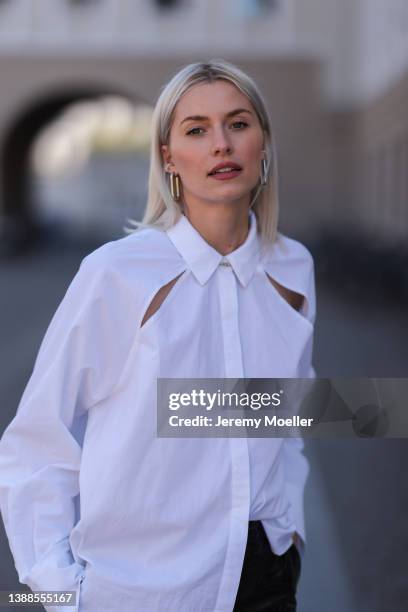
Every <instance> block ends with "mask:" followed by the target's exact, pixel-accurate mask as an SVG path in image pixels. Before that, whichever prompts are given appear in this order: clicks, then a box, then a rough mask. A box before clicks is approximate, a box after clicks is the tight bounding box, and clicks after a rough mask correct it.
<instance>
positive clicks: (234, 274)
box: [0, 211, 315, 612]
mask: <svg viewBox="0 0 408 612" xmlns="http://www.w3.org/2000/svg"><path fill="white" fill-rule="evenodd" d="M267 274H268V275H269V276H270V277H271V278H273V279H274V280H276V281H277V282H278V283H279V284H281V285H283V286H284V287H287V288H289V289H291V290H293V291H295V292H297V293H299V294H301V295H303V296H304V300H303V306H302V308H301V310H300V311H296V310H295V309H294V308H293V307H292V306H290V305H289V304H288V302H287V301H286V300H285V299H284V298H283V297H282V296H281V295H280V293H279V292H278V291H277V289H276V288H275V286H274V285H273V284H272V283H271V281H270V279H269V278H268V276H267ZM176 277H179V278H178V280H177V281H176V282H175V284H174V286H173V287H172V289H171V290H170V293H169V294H168V295H167V297H166V298H165V300H164V301H163V303H162V304H161V306H160V307H159V309H158V310H157V311H156V312H154V314H153V315H152V316H151V317H150V318H149V319H148V320H147V321H146V322H145V323H144V324H143V325H141V323H142V321H143V318H144V314H145V313H146V311H147V308H148V306H149V304H150V303H151V302H152V299H153V297H154V296H155V295H156V293H157V292H158V290H159V289H160V288H161V287H163V286H164V285H166V284H167V283H169V282H170V281H172V280H173V279H175V278H176ZM314 317H315V293H314V272H313V260H312V257H311V255H310V253H309V252H308V251H307V249H306V248H305V247H304V246H302V245H301V244H300V243H299V242H296V241H294V240H291V239H290V238H287V237H286V236H283V235H282V234H278V239H277V241H276V242H275V243H274V244H271V245H270V246H269V247H268V248H267V249H266V250H265V251H261V248H260V238H259V235H258V233H257V225H256V217H255V214H254V213H253V212H252V211H251V213H250V229H249V233H248V236H247V239H246V241H245V242H244V243H243V244H242V245H241V246H240V247H239V248H238V249H236V250H235V251H233V252H232V253H230V254H229V255H227V256H226V257H223V256H222V255H221V254H220V253H219V252H217V251H216V250H215V249H214V248H212V247H211V246H210V245H209V244H208V243H207V242H206V241H205V240H204V239H203V238H202V236H201V235H200V234H199V233H198V232H197V231H196V230H195V229H194V227H193V226H192V225H191V223H190V222H189V221H188V219H187V218H186V217H185V216H183V215H182V216H181V218H180V220H179V221H178V222H177V223H176V224H175V225H174V226H173V227H172V228H171V229H170V230H168V231H167V232H163V231H159V230H156V229H152V228H149V229H142V230H139V231H138V232H135V233H134V234H131V235H129V236H127V237H125V238H121V239H119V240H115V241H113V242H109V243H107V244H105V245H103V246H102V247H100V248H98V249H96V250H95V251H94V252H93V253H91V254H90V255H88V256H87V257H85V259H84V260H83V262H82V264H81V266H80V269H79V271H78V272H77V274H76V276H75V277H74V279H73V281H72V283H71V285H70V287H69V288H68V291H67V293H66V295H65V297H64V299H63V301H62V302H61V304H60V306H59V308H58V309H57V311H56V313H55V315H54V317H53V319H52V321H51V323H50V326H49V328H48V330H47V333H46V335H45V337H44V339H43V342H42V344H41V347H40V351H39V353H38V356H37V359H36V362H35V366H34V370H33V373H32V375H31V378H30V380H29V382H28V384H27V387H26V389H25V391H24V394H23V396H22V399H21V402H20V405H19V407H18V411H17V414H16V416H15V418H14V419H13V421H12V422H11V424H10V425H9V427H8V428H7V429H6V431H5V433H4V435H3V437H2V440H1V442H0V507H1V511H2V515H3V519H4V523H5V528H6V532H7V535H8V538H9V542H10V547H11V550H12V553H13V556H14V560H15V564H16V568H17V571H18V575H19V579H20V581H21V582H22V583H25V584H28V585H29V586H30V587H31V588H32V589H33V590H74V591H76V594H77V600H78V602H79V603H78V604H77V610H80V611H81V612H104V611H106V612H108V611H109V612H112V611H115V610H120V611H121V612H134V610H137V611H138V612H142V611H143V612H156V611H157V612H159V611H160V612H165V611H168V612H191V611H192V610H194V611H195V612H204V611H206V612H210V611H211V612H214V611H215V612H231V611H232V609H233V607H234V602H235V598H236V594H237V590H238V585H239V580H240V575H241V570H242V564H243V559H244V553H245V546H246V540H247V527H248V520H255V519H259V520H262V522H263V525H264V527H265V530H266V533H267V536H268V538H269V541H270V543H271V546H272V549H273V550H274V551H275V552H276V553H277V554H279V555H280V554H282V553H283V552H285V550H287V548H288V547H289V546H290V545H291V543H292V536H293V534H294V533H295V532H297V533H298V534H299V536H300V538H301V540H300V546H301V551H303V544H304V541H305V528H304V517H303V491H304V485H305V481H306V478H307V474H308V463H307V460H306V458H305V457H304V455H303V454H302V448H303V442H302V440H301V439H298V438H284V439H282V438H233V437H225V438H158V437H157V435H156V393H157V391H156V382H157V380H156V379H157V378H158V377H161V378H274V377H303V378H305V377H310V376H313V375H314V371H313V367H312V365H311V358H312V343H313V322H314ZM60 609H61V608H56V607H53V606H51V607H50V606H49V607H47V610H48V611H54V610H60Z"/></svg>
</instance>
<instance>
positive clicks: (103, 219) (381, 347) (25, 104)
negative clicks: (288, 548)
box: [0, 0, 408, 612]
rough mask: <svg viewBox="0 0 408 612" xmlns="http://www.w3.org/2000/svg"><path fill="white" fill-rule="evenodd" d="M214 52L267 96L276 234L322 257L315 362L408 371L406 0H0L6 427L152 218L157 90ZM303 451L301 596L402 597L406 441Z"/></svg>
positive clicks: (1, 419)
mask: <svg viewBox="0 0 408 612" xmlns="http://www.w3.org/2000/svg"><path fill="white" fill-rule="evenodd" d="M211 57H223V58H225V59H227V60H230V61H232V62H234V63H236V64H237V65H239V66H240V67H241V68H243V69H244V70H246V71H247V72H248V73H249V74H250V75H251V76H252V77H253V78H254V79H255V80H256V81H257V83H258V84H259V86H260V88H261V90H262V91H263V93H264V96H265V98H266V101H267V103H268V106H269V110H270V114H271V117H272V122H273V127H274V131H275V138H276V142H277V148H278V156H279V167H280V202H281V215H280V230H281V231H282V232H284V233H287V234H288V235H290V236H291V237H293V238H297V239H299V240H302V241H303V242H304V243H305V244H306V245H307V246H308V247H309V249H310V250H311V252H312V254H313V255H314V258H315V264H316V281H317V301H318V315H317V322H316V337H315V365H316V370H317V374H318V375H319V376H328V377H330V376H332V377H335V376H336V377H340V376H356V377H362V376H366V377H406V376H407V369H408V367H407V366H408V325H407V314H406V313H407V303H408V110H407V109H408V3H407V1H406V0H222V2H217V1H216V0H1V1H0V78H1V97H0V307H1V311H0V312H1V317H0V332H1V342H0V397H1V411H0V434H1V433H2V431H3V430H4V428H5V427H6V426H7V424H8V423H9V422H10V420H11V419H12V417H13V415H14V414H15V411H16V408H17V405H18V402H19V399H20V397H21V394H22V392H23V389H24V386H25V384H26V382H27V380H28V377H29V375H30V373H31V370H32V367H33V364H34V359H35V355H36V353H37V350H38V347H39V344H40V342H41V339H42V337H43V335H44V332H45V329H46V327H47V325H48V323H49V321H50V319H51V316H52V314H53V312H54V311H55V309H56V307H57V305H58V303H59V302H60V301H61V299H62V297H63V295H64V292H65V290H66V288H67V286H68V283H69V282H70V280H71V279H72V277H73V275H74V274H75V272H76V270H77V268H78V265H79V263H80V261H81V259H82V258H83V257H84V256H85V255H86V254H87V253H89V252H90V251H92V250H93V249H95V248H97V246H99V245H100V244H102V243H103V242H106V241H108V240H113V239H116V238H120V237H122V236H123V235H124V232H123V226H124V225H126V223H127V219H128V218H134V219H140V218H141V216H142V214H143V209H144V206H145V201H146V194H147V174H148V154H149V137H150V131H149V130H150V117H151V112H152V107H153V105H154V103H155V101H156V99H157V96H158V95H159V93H160V88H161V87H162V86H163V85H164V84H165V83H166V82H167V81H168V80H169V79H170V78H171V76H172V75H173V74H174V73H175V72H176V71H177V70H178V69H179V68H181V67H182V66H183V65H184V64H186V63H189V62H192V61H199V60H208V59H210V58H211ZM305 452H306V454H307V456H308V458H309V460H310V463H311V467H312V469H311V475H310V478H309V482H308V485H307V490H306V523H307V533H308V546H307V551H306V556H305V558H304V564H303V571H302V577H301V582H300V587H299V612H316V610H319V611H320V610H324V612H355V611H356V612H357V611H358V612H377V611H378V612H384V611H388V610H393V612H399V611H401V612H402V611H406V610H407V608H408V583H407V580H406V576H407V572H408V561H407V559H406V550H407V545H408V527H407V524H406V509H407V508H408V490H407V483H406V477H405V468H404V465H406V462H407V460H408V445H407V441H406V440H402V439H392V440H390V439H388V440H384V439H383V440H381V439H350V440H345V439H337V440H307V441H306V451H305ZM404 510H405V511H404ZM18 588H19V584H18V580H17V576H16V572H15V569H14V566H13V561H12V557H11V554H10V552H9V548H8V544H7V539H6V537H5V534H4V532H3V531H1V532H0V590H10V589H18Z"/></svg>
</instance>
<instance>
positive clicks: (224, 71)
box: [125, 59, 279, 243]
mask: <svg viewBox="0 0 408 612" xmlns="http://www.w3.org/2000/svg"><path fill="white" fill-rule="evenodd" d="M217 80H224V81H228V82H230V83H232V84H233V85H235V86H236V87H237V88H238V89H239V90H240V91H242V92H243V93H244V94H245V95H246V96H247V98H248V99H249V101H250V102H251V103H252V106H253V107H254V109H255V111H256V114H257V116H258V119H259V122H260V125H261V128H262V130H263V133H264V150H265V151H266V158H267V173H266V174H267V183H266V185H265V186H262V185H261V183H260V181H259V184H258V185H257V186H256V187H255V188H254V189H253V191H252V192H251V202H250V207H252V209H253V211H254V213H255V215H256V218H257V225H258V231H259V233H260V236H261V239H262V242H263V243H270V242H274V241H275V239H276V232H277V222H278V211H279V202H278V172H277V159H276V154H275V144H274V140H273V138H272V129H271V122H270V118H269V115H268V111H267V107H266V104H265V101H264V99H263V97H262V95H261V93H260V91H259V90H258V87H257V86H256V84H255V82H254V81H253V80H252V79H251V78H250V77H249V76H248V75H246V74H245V73H244V72H243V71H242V70H240V69H239V68H238V67H237V66H234V65H233V64H231V63H229V62H227V61H225V60H222V59H212V60H210V61H209V62H206V63H204V62H198V63H194V64H189V65H187V66H185V67H184V68H182V69H181V70H180V71H179V72H178V73H177V74H176V75H175V76H173V78H172V79H171V80H170V81H169V82H168V83H167V85H165V86H164V88H163V89H162V92H161V94H160V96H159V98H158V100H157V103H156V106H155V109H154V112H153V117H152V126H151V129H152V143H151V152H150V171H149V188H148V198H147V205H146V210H145V213H144V216H143V219H142V221H141V222H137V221H134V220H131V221H130V223H131V224H132V225H133V226H134V227H136V230H135V229H131V230H130V229H129V228H125V231H127V232H132V231H137V230H138V229H142V228H143V227H155V228H156V229H161V230H166V229H169V228H170V227H172V226H173V225H174V224H175V223H176V222H177V221H178V219H179V218H180V215H181V208H180V206H179V204H178V203H177V202H175V201H174V200H173V198H172V196H171V192H170V188H169V184H168V181H167V179H166V172H165V170H164V165H163V158H162V154H161V146H162V145H164V144H166V145H167V144H168V142H169V138H170V130H171V126H172V122H173V118H174V112H175V108H176V105H177V103H178V101H179V100H180V98H181V97H182V96H183V94H185V93H186V91H188V90H189V89H190V88H191V87H193V86H194V85H197V84H199V83H200V84H201V83H213V82H214V81H217Z"/></svg>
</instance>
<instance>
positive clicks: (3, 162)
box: [0, 84, 148, 253]
mask: <svg viewBox="0 0 408 612" xmlns="http://www.w3.org/2000/svg"><path fill="white" fill-rule="evenodd" d="M103 95H120V96H123V97H125V98H128V99H129V100H131V101H132V102H141V103H144V104H148V102H147V101H146V100H145V99H144V98H143V97H142V96H140V97H135V96H134V95H133V94H132V93H129V92H127V91H123V90H120V89H119V88H118V87H114V88H112V87H110V86H109V85H103V84H101V85H92V86H90V85H75V84H71V85H67V84H64V85H63V86H60V87H53V89H52V90H51V91H47V92H43V93H42V94H41V95H40V96H36V97H33V98H32V99H31V100H30V101H29V102H28V103H26V104H25V105H24V107H23V108H22V109H20V110H19V112H17V113H16V114H15V116H14V117H13V118H12V120H11V121H9V124H8V126H7V128H6V130H5V132H4V135H3V137H2V141H1V142H0V176H1V177H2V181H1V183H0V203H1V210H0V216H1V217H2V227H1V228H0V232H1V243H2V249H3V251H6V253H14V252H19V251H20V250H22V249H24V248H27V247H29V246H30V245H32V244H33V243H35V242H36V241H37V238H38V236H39V227H38V224H37V223H36V219H35V215H34V214H33V206H32V201H31V196H30V150H31V146H32V144H33V142H34V141H35V139H36V137H37V135H38V134H39V133H40V131H41V130H42V129H43V128H44V127H45V126H46V125H47V124H48V123H50V121H52V120H53V119H54V118H56V117H57V116H58V115H59V114H60V113H61V112H62V111H63V110H64V109H65V108H66V107H68V106H69V105H70V104H72V103H73V102H77V101H81V100H92V99H94V98H98V97H100V96H103Z"/></svg>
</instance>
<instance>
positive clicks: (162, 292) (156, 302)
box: [140, 272, 184, 327]
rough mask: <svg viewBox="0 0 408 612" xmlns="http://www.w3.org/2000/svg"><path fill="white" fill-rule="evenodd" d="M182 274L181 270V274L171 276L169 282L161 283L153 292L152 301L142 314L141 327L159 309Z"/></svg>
mask: <svg viewBox="0 0 408 612" xmlns="http://www.w3.org/2000/svg"><path fill="white" fill-rule="evenodd" d="M183 274H184V272H181V274H179V275H178V276H176V277H175V278H173V279H172V280H171V281H170V282H168V283H166V285H163V287H160V289H159V290H158V292H157V293H156V294H155V296H154V297H153V299H152V301H151V302H150V304H149V306H148V308H147V310H146V312H145V314H144V316H143V319H142V323H141V325H140V327H143V325H144V324H145V323H146V321H148V320H149V319H150V318H151V317H152V316H153V315H154V314H155V313H156V312H157V311H158V310H159V308H160V307H161V305H162V304H163V302H164V300H165V299H166V297H167V296H168V295H169V293H170V291H171V290H172V289H173V287H174V285H175V284H176V283H177V281H178V279H179V278H180V276H182V275H183Z"/></svg>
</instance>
